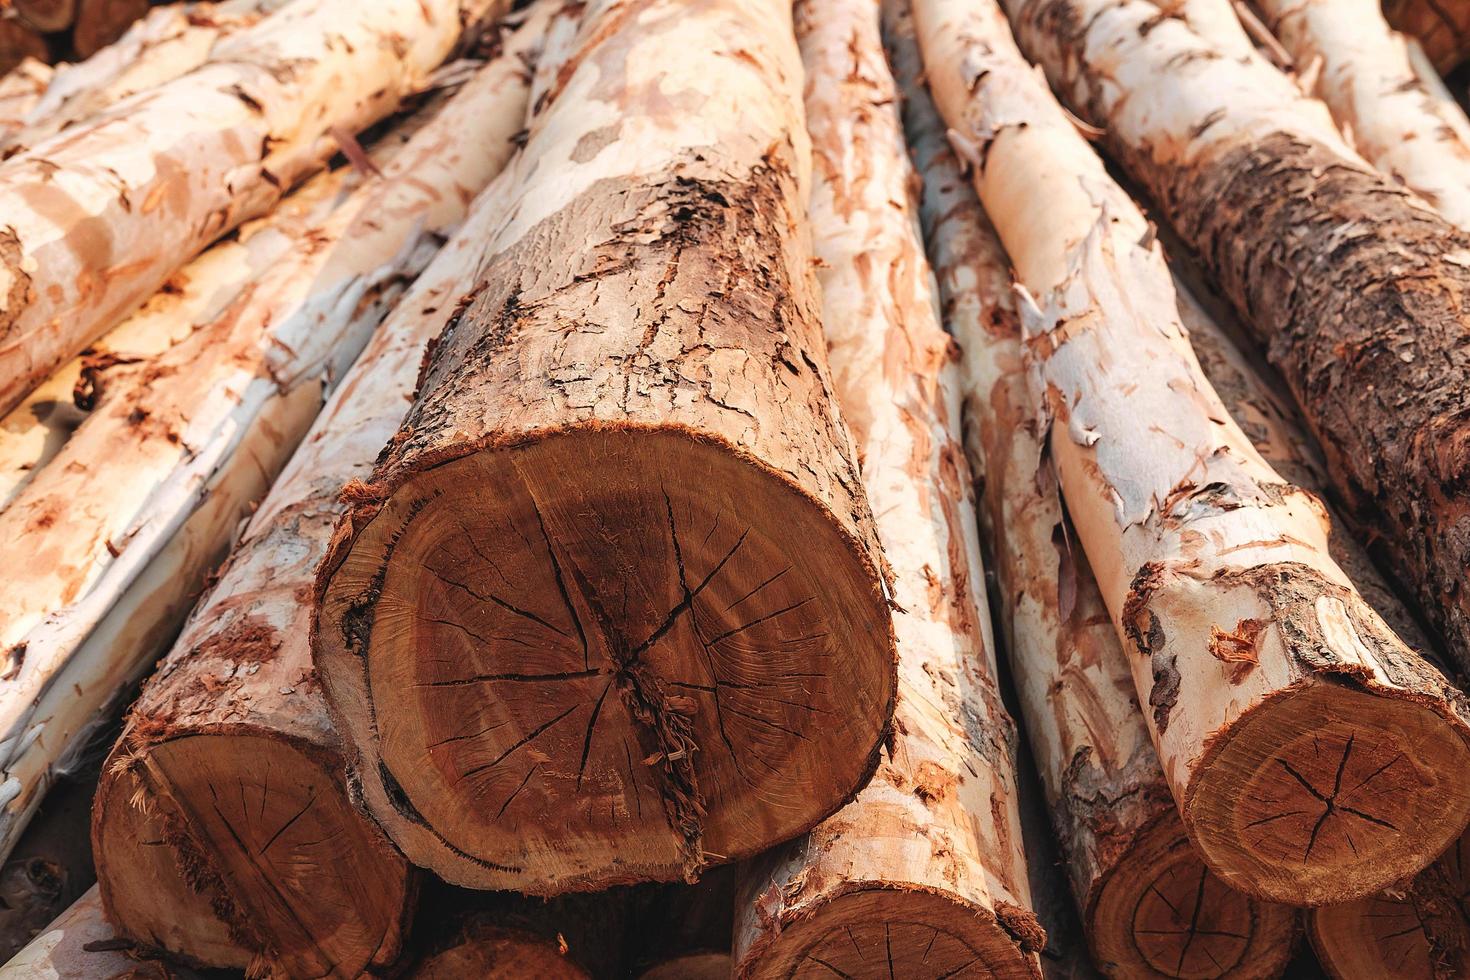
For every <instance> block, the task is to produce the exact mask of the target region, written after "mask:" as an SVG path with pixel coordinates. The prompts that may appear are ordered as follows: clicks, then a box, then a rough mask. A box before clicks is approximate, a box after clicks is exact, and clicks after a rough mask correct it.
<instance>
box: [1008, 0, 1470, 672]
mask: <svg viewBox="0 0 1470 980" xmlns="http://www.w3.org/2000/svg"><path fill="white" fill-rule="evenodd" d="M1202 2H1203V0H1202ZM1008 6H1009V9H1010V10H1011V12H1012V14H1013V19H1014V22H1015V24H1016V26H1017V34H1018V37H1019V38H1020V39H1021V40H1022V42H1023V43H1025V44H1026V45H1027V46H1028V48H1029V50H1031V52H1032V53H1033V54H1034V55H1036V57H1037V58H1038V60H1039V61H1040V62H1041V63H1042V64H1043V66H1045V67H1046V69H1047V71H1048V72H1049V73H1050V77H1052V79H1053V83H1054V84H1055V85H1056V86H1057V87H1058V89H1059V90H1060V91H1062V92H1063V93H1064V94H1065V95H1066V96H1067V97H1068V99H1069V101H1070V103H1071V105H1072V108H1073V109H1074V111H1077V112H1078V113H1080V114H1081V115H1082V116H1083V117H1084V118H1085V119H1087V120H1088V121H1089V122H1090V123H1091V124H1095V125H1097V124H1101V125H1105V126H1106V127H1107V142H1108V146H1109V148H1110V149H1111V150H1112V151H1113V152H1114V154H1115V156H1116V157H1117V158H1118V159H1119V161H1120V162H1121V163H1122V164H1124V165H1125V166H1126V167H1127V168H1128V170H1129V171H1130V172H1131V173H1132V174H1133V175H1134V176H1135V177H1136V178H1137V179H1138V180H1139V181H1140V183H1142V184H1143V185H1144V186H1145V187H1146V188H1147V189H1148V190H1149V191H1150V192H1151V193H1152V195H1153V197H1154V199H1155V200H1156V201H1157V202H1158V204H1159V206H1160V208H1161V209H1162V211H1163V213H1164V215H1165V216H1166V217H1167V218H1168V219H1169V221H1170V222H1171V224H1172V225H1173V226H1174V227H1175V229H1176V230H1177V231H1178V232H1179V234H1180V235H1181V237H1182V238H1183V239H1184V240H1185V241H1186V242H1187V243H1188V244H1189V245H1190V246H1191V247H1192V248H1193V249H1194V250H1195V251H1196V252H1197V253H1198V254H1199V255H1200V257H1201V260H1202V261H1203V262H1204V263H1205V265H1206V268H1207V270H1208V272H1209V273H1210V275H1211V276H1212V278H1213V279H1214V280H1215V281H1216V283H1217V284H1218V285H1219V286H1220V288H1221V290H1222V292H1223V293H1224V294H1225V295H1226V296H1227V297H1228V298H1229V299H1230V301H1231V303H1232V304H1233V305H1234V306H1235V308H1236V309H1237V311H1238V312H1239V313H1240V314H1241V318H1242V320H1243V321H1244V322H1245V323H1246V324H1247V325H1248V326H1250V328H1251V329H1252V331H1253V332H1254V334H1255V336H1256V338H1257V340H1258V341H1259V342H1260V343H1261V345H1262V346H1263V347H1265V348H1266V349H1267V350H1268V352H1269V356H1270V358H1271V361H1272V363H1273V364H1275V365H1276V366H1277V367H1278V368H1279V369H1280V370H1281V373H1282V374H1283V376H1284V377H1285V379H1286V381H1287V383H1288V384H1289V385H1290V387H1291V390H1292V394H1293V395H1294V397H1295V400H1296V402H1297V404H1298V406H1299V407H1300V409H1301V411H1302V414H1303V415H1304V416H1305V418H1306V420H1307V422H1308V423H1309V424H1310V426H1311V428H1312V430H1313V434H1314V435H1315V436H1316V437H1317V439H1318V441H1319V442H1321V443H1322V445H1323V448H1324V450H1325V452H1326V455H1327V461H1328V465H1329V473H1330V475H1331V477H1332V482H1333V488H1334V490H1335V492H1336V493H1337V495H1338V496H1339V497H1341V498H1342V500H1343V501H1344V503H1345V505H1346V506H1345V508H1344V510H1345V513H1346V516H1347V517H1348V518H1349V519H1350V520H1352V521H1353V522H1355V523H1356V524H1357V525H1358V526H1359V527H1360V528H1361V529H1363V530H1364V531H1369V530H1371V532H1372V533H1371V538H1372V540H1373V544H1374V547H1375V549H1376V550H1377V551H1378V552H1379V553H1380V554H1381V555H1382V556H1383V557H1385V558H1386V559H1387V563H1388V564H1389V565H1390V566H1391V567H1392V568H1393V569H1394V570H1395V571H1396V572H1398V573H1399V574H1400V575H1401V577H1402V578H1403V580H1404V581H1405V583H1406V584H1407V585H1409V586H1410V587H1412V589H1413V590H1414V593H1415V597H1416V598H1417V599H1418V601H1419V606H1420V608H1421V610H1422V611H1423V612H1424V613H1425V614H1426V616H1427V617H1428V618H1429V619H1430V620H1431V622H1432V623H1433V625H1435V626H1436V627H1438V628H1439V629H1440V630H1441V631H1442V632H1443V633H1444V634H1445V638H1446V640H1447V641H1448V646H1449V649H1450V651H1451V653H1452V654H1453V655H1454V656H1455V657H1456V659H1457V665H1458V666H1459V667H1460V668H1462V669H1463V668H1465V667H1466V666H1467V664H1470V645H1467V642H1466V641H1467V639H1470V615H1467V610H1470V590H1467V589H1466V588H1465V587H1464V575H1465V569H1466V567H1467V561H1470V536H1467V534H1466V530H1465V527H1464V526H1463V524H1464V522H1463V519H1462V517H1461V516H1460V515H1461V511H1462V510H1463V500H1464V493H1463V489H1462V488H1461V486H1460V485H1461V483H1462V482H1463V481H1462V479H1461V470H1462V468H1463V466H1464V463H1465V458H1466V456H1465V453H1464V451H1463V445H1464V443H1465V442H1466V436H1465V432H1464V431H1463V430H1464V420H1463V418H1462V415H1463V412H1462V409H1463V406H1464V403H1465V399H1466V394H1465V388H1464V385H1465V381H1464V378H1465V377H1466V373H1465V368H1466V366H1467V364H1470V360H1467V359H1470V344H1467V343H1466V342H1465V339H1464V338H1465V331H1464V318H1463V315H1462V312H1461V310H1460V308H1459V301H1458V299H1457V298H1456V297H1457V296H1458V295H1459V293H1460V291H1461V290H1463V289H1464V288H1465V287H1466V286H1470V270H1467V269H1466V268H1464V267H1463V266H1462V265H1460V264H1459V256H1460V255H1461V254H1463V250H1464V249H1466V248H1470V235H1467V233H1465V232H1462V231H1459V230H1458V229H1456V228H1454V227H1453V226H1451V225H1450V224H1449V223H1448V222H1446V221H1445V220H1444V219H1443V218H1441V217H1440V216H1438V215H1437V214H1435V213H1433V212H1432V211H1430V210H1429V209H1427V208H1426V207H1424V206H1423V205H1422V204H1421V203H1420V202H1419V201H1418V200H1417V199H1415V198H1414V197H1413V196H1412V195H1411V194H1409V193H1408V192H1407V191H1404V190H1402V189H1400V188H1398V187H1397V186H1396V185H1395V184H1393V183H1392V182H1391V181H1390V180H1389V179H1388V178H1385V177H1384V176H1382V175H1381V174H1378V173H1376V172H1374V171H1373V170H1372V169H1371V168H1369V167H1368V166H1367V165H1366V164H1365V163H1363V162H1362V161H1361V160H1360V159H1359V158H1358V157H1357V155H1356V154H1355V153H1354V152H1353V151H1352V150H1351V149H1349V148H1348V147H1347V146H1346V145H1345V144H1344V143H1343V141H1342V139H1341V137H1340V136H1339V135H1338V133H1337V131H1336V130H1335V129H1334V128H1333V125H1332V121H1331V120H1330V119H1329V118H1328V117H1327V114H1326V112H1325V111H1323V109H1322V106H1321V104H1320V103H1317V102H1315V101H1313V100H1309V99H1306V98H1304V97H1302V96H1301V94H1300V92H1299V91H1298V90H1297V89H1296V87H1295V86H1294V85H1293V84H1292V82H1291V81H1290V80H1289V79H1287V78H1286V77H1285V76H1284V75H1282V74H1281V73H1280V72H1279V71H1277V69H1275V68H1274V67H1272V66H1271V65H1270V64H1268V63H1266V62H1265V61H1263V60H1261V59H1260V58H1259V57H1257V56H1255V55H1254V54H1249V53H1248V54H1247V55H1245V56H1243V57H1231V58H1222V57H1219V54H1220V52H1219V50H1218V46H1217V45H1216V44H1215V43H1214V42H1213V41H1212V40H1211V39H1210V38H1208V37H1204V36H1201V35H1199V34H1197V33H1195V32H1194V31H1193V30H1192V29H1191V28H1190V27H1189V25H1188V24H1186V23H1184V22H1182V21H1180V20H1179V19H1177V18H1174V17H1171V16H1169V15H1168V14H1167V13H1164V12H1162V10H1161V8H1160V7H1159V6H1158V5H1157V4H1154V3H1149V2H1146V0H1138V2H1130V3H1127V4H1124V5H1120V6H1117V7H1116V8H1111V9H1110V10H1109V12H1108V13H1107V14H1106V15H1103V16H1098V17H1093V14H1094V13H1096V12H1097V11H1099V10H1100V9H1101V5H1100V4H1094V3H1092V2H1091V0H1083V2H1080V3H1073V2H1072V0H1064V2H1060V3H1042V2H1034V3H1033V2H1022V0H1013V2H1011V3H1009V4H1008ZM1084 24H1085V25H1086V27H1085V28H1084V27H1082V26H1081V25H1084ZM1145 25H1147V29H1146V30H1142V34H1143V35H1146V36H1141V34H1140V31H1141V29H1142V28H1144V26H1145ZM1166 66H1167V67H1166ZM1156 72H1165V73H1166V74H1167V76H1168V79H1169V82H1168V86H1167V91H1165V90H1164V89H1163V88H1160V87H1158V86H1157V84H1156V83H1157V81H1158V78H1159V76H1158V75H1156V74H1154V73H1156ZM1125 93H1126V95H1125ZM1134 94H1136V96H1137V97H1131V96H1132V95H1134ZM1154 95H1157V96H1158V101H1157V102H1156V103H1155V102H1152V101H1151V98H1152V96H1154ZM1145 104H1151V105H1152V104H1157V105H1159V106H1160V107H1161V108H1160V111H1159V112H1157V113H1152V112H1150V113H1142V112H1139V111H1138V109H1139V107H1141V106H1143V105H1145ZM1206 123H1208V125H1205V124H1206ZM1206 202H1208V203H1206ZM1345 232H1350V233H1349V234H1347V237H1346V238H1339V235H1341V234H1344V233H1345ZM1329 253H1331V254H1334V255H1335V258H1334V259H1333V260H1332V261H1330V262H1329V261H1324V260H1323V258H1322V256H1324V255H1327V254H1329ZM1367 391H1371V392H1373V393H1374V397H1373V398H1371V399H1367V400H1364V399H1363V398H1361V397H1359V393H1361V392H1367ZM1363 536H1364V537H1369V535H1367V534H1365V535H1363Z"/></svg>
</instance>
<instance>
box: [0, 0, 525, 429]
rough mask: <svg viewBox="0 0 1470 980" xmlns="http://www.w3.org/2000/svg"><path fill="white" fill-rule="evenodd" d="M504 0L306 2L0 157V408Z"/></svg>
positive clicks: (264, 203) (392, 99)
mask: <svg viewBox="0 0 1470 980" xmlns="http://www.w3.org/2000/svg"><path fill="white" fill-rule="evenodd" d="M502 5H503V0H422V2H421V0H378V2H375V3H371V4H364V3H360V2H357V0H303V2H300V3H296V4H292V5H290V6H288V7H286V8H284V9H282V10H280V11H279V12H277V13H275V14H273V15H272V16H270V17H267V18H266V19H265V20H263V21H261V22H260V23H259V24H256V25H255V26H253V27H251V28H249V29H247V30H243V31H240V32H238V33H236V34H234V35H232V36H231V37H229V38H227V39H226V40H225V41H224V42H222V43H221V44H219V45H217V46H216V47H215V48H214V50H213V52H212V55H211V58H210V60H209V61H208V62H207V63H205V64H204V65H201V66H200V67H199V68H196V69H195V70H194V71H192V72H189V73H188V74H187V75H184V76H182V77H179V78H176V79H174V80H173V81H172V82H168V83H166V84H163V85H160V86H158V87H157V88H154V89H151V90H149V91H147V92H146V93H139V94H138V95H136V96H134V97H133V98H131V99H130V100H128V101H127V102H126V103H125V104H124V105H123V106H119V107H117V108H115V109H114V111H111V112H108V113H105V114H103V115H102V116H100V117H97V118H95V119H93V120H91V121H90V122H88V123H84V124H82V125H80V126H73V127H71V128H70V129H69V130H67V131H66V132H64V133H60V134H58V135H57V136H55V137H53V138H51V139H49V140H46V141H45V142H42V143H40V144H38V145H35V146H32V147H30V148H29V149H28V150H27V151H26V152H24V153H21V154H19V155H18V156H15V157H12V158H11V159H10V160H8V161H6V162H5V163H4V164H3V165H0V211H3V212H4V214H5V216H6V219H5V220H6V228H5V230H4V233H3V234H0V294H3V297H4V299H3V301H0V410H3V411H8V410H9V409H11V408H13V407H14V406H15V404H16V403H17V402H18V401H19V400H20V399H21V398H23V397H24V396H25V393H26V392H27V391H29V390H30V388H32V387H34V386H35V385H36V384H37V383H38V382H39V381H41V380H42V379H44V378H46V377H48V376H49V375H50V374H52V372H54V371H55V370H56V368H57V367H59V366H60V365H61V364H62V363H63V362H64V361H66V360H67V359H68V358H70V357H72V356H74V355H75V354H77V353H78V352H80V351H81V349H82V348H83V347H85V346H86V345H87V344H88V343H90V342H91V341H92V340H94V339H95V338H96V337H97V336H98V335H99V334H101V333H102V332H103V331H104V330H106V329H107V328H108V327H111V326H113V325H114V324H116V323H117V322H118V321H119V320H120V319H121V318H122V317H123V316H125V315H127V314H128V313H130V312H132V311H133V310H134V309H135V308H136V307H137V306H138V304H140V303H141V302H142V301H143V300H145V299H147V298H148V297H149V296H151V295H153V293H154V292H155V291H157V289H158V287H159V286H161V285H162V284H163V283H164V281H165V280H166V279H167V278H168V277H169V276H170V275H171V274H172V273H173V272H174V271H175V270H176V269H177V268H178V267H179V266H180V265H182V264H183V263H184V262H186V261H188V260H189V259H190V258H192V257H193V256H194V255H195V254H197V253H198V252H199V251H200V250H201V249H203V248H204V247H205V246H206V245H208V244H209V243H210V242H211V241H213V240H214V239H216V238H218V237H219V236H220V235H222V234H224V233H225V232H228V231H230V230H231V229H232V228H234V227H236V226H237V225H239V224H240V222H242V221H244V220H246V219H248V218H252V217H255V216H257V215H259V214H262V213H264V212H265V211H267V210H269V208H270V207H271V206H273V205H274V204H275V202H276V201H277V200H279V199H280V197H281V195H282V194H283V193H284V192H285V191H286V190H288V189H289V188H290V187H291V186H292V185H294V184H295V183H296V182H297V181H299V180H300V179H301V178H302V177H303V176H305V175H306V174H308V173H310V172H311V171H312V170H314V169H316V168H317V167H319V166H320V165H321V163H322V161H323V160H325V159H326V158H327V157H328V156H330V155H331V154H332V152H333V151H334V149H335V146H336V144H335V141H334V138H333V137H332V136H331V133H332V132H333V131H337V132H344V131H345V132H355V131H357V130H360V129H362V128H363V127H365V126H367V125H369V124H371V123H373V122H375V121H376V120H378V119H381V118H382V117H384V116H386V115H387V114H388V113H390V112H392V111H393V110H394V109H395V108H396V107H397V106H398V104H399V102H400V101H401V100H402V99H403V98H404V97H405V96H406V95H408V94H410V93H412V92H414V91H415V90H416V89H418V88H419V87H420V86H421V85H422V84H423V81H424V80H425V78H427V77H428V74H429V73H430V72H431V71H433V70H434V69H435V68H436V67H437V66H438V65H439V64H440V62H442V61H443V60H444V58H445V57H446V56H447V55H448V54H449V53H450V52H451V50H452V49H453V48H454V46H455V45H456V44H458V43H459V41H460V36H461V32H462V29H463V25H464V22H465V21H466V20H467V19H478V18H479V17H480V16H482V15H484V14H485V13H486V12H487V11H489V10H493V9H497V8H498V7H500V6H502Z"/></svg>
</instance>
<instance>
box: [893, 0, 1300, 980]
mask: <svg viewBox="0 0 1470 980" xmlns="http://www.w3.org/2000/svg"><path fill="white" fill-rule="evenodd" d="M901 6H903V5H901V4H893V5H891V6H890V8H889V17H888V33H889V43H890V46H891V48H892V51H893V60H894V63H895V65H896V66H897V68H898V70H899V73H900V75H901V76H902V77H903V80H904V83H905V84H904V90H905V95H906V99H905V103H904V116H905V122H906V124H907V126H908V130H909V136H910V141H911V143H912V144H913V147H914V151H915V156H916V159H917V161H918V162H919V164H920V167H921V169H922V172H923V175H924V185H923V208H922V215H923V219H924V226H925V233H926V236H927V239H928V244H929V252H930V256H931V259H932V260H933V262H934V263H935V271H936V273H937V275H938V280H939V286H940V292H941V297H942V300H943V307H942V308H943V310H944V314H945V322H946V325H947V326H948V328H949V330H950V332H951V333H952V334H954V336H955V338H956V340H958V341H959V343H960V345H961V349H962V351H963V356H962V360H961V371H960V379H961V391H962V393H963V396H964V417H965V422H966V450H967V452H968V454H969V456H970V459H971V465H972V467H973V469H974V470H975V472H976V473H977V474H980V484H981V488H982V489H983V500H984V507H983V508H982V510H981V516H982V519H983V520H984V522H985V524H986V526H987V530H988V532H989V535H990V541H991V542H992V549H991V551H992V554H994V555H995V559H994V568H995V572H996V575H997V579H998V583H999V586H1000V596H1001V599H1000V602H999V610H1000V613H1001V620H1002V624H1003V625H1004V627H1005V635H1006V647H1005V649H1006V653H1007V657H1008V660H1009V663H1010V666H1011V672H1012V677H1013V679H1014V681H1015V686H1016V690H1017V693H1018V695H1019V699H1020V704H1021V708H1022V715H1023V718H1024V720H1025V722H1026V727H1027V731H1028V733H1029V735H1030V742H1031V748H1032V758H1033V759H1034V760H1035V761H1036V763H1037V766H1038V770H1039V775H1040V777H1041V781H1042V785H1043V787H1044V789H1045V791H1046V795H1047V803H1048V805H1049V808H1050V811H1051V821H1050V822H1051V825H1052V826H1053V827H1054V828H1055V834H1056V837H1057V839H1058V841H1059V842H1060V844H1061V846H1062V849H1063V854H1064V856H1065V858H1066V865H1065V867H1066V871H1067V873H1068V876H1069V878H1070V880H1071V884H1072V891H1073V894H1074V895H1075V896H1076V901H1077V904H1078V906H1079V907H1080V909H1081V912H1082V917H1083V929H1082V930H1081V932H1082V933H1083V934H1085V938H1086V941H1087V944H1088V947H1089V949H1090V950H1091V953H1092V956H1093V959H1094V961H1095V962H1096V964H1097V965H1098V967H1099V968H1101V969H1102V970H1103V972H1104V973H1106V974H1107V975H1109V976H1115V977H1144V976H1150V977H1160V976H1195V977H1219V976H1231V977H1268V976H1274V975H1275V974H1276V973H1278V972H1279V971H1280V969H1281V967H1282V965H1283V964H1284V963H1285V961H1286V959H1287V957H1288V956H1289V954H1290V948H1291V934H1292V932H1293V929H1294V924H1295V914H1294V913H1293V912H1292V911H1291V910H1289V909H1287V908H1285V907H1283V906H1278V905H1272V904H1269V903H1265V902H1258V901H1255V900H1252V899H1250V898H1248V897H1246V896H1243V895H1239V894H1237V893H1234V892H1231V891H1229V890H1228V889H1227V888H1225V886H1224V885H1223V884H1222V883H1221V882H1220V880H1219V879H1218V878H1217V877H1216V876H1214V875H1213V874H1211V873H1210V872H1209V871H1208V870H1207V869H1206V867H1205V865H1204V864H1203V862H1201V861H1200V859H1199V857H1198V856H1197V855H1196V854H1195V853H1194V851H1193V849H1192V848H1191V847H1190V845H1189V842H1188V839H1187V837H1186V835H1185V831H1184V826H1183V824H1182V823H1181V822H1180V820H1179V817H1178V814H1177V812H1176V811H1175V808H1174V801H1173V798H1172V797H1171V795H1170V792H1169V787H1168V783H1167V781H1166V780H1165V778H1164V773H1163V771H1162V770H1161V769H1160V767H1159V763H1158V760H1157V757H1156V756H1155V755H1154V752H1153V748H1152V746H1151V745H1150V744H1149V740H1148V739H1149V735H1148V730H1147V728H1146V727H1145V726H1144V722H1143V718H1142V716H1141V715H1140V713H1139V710H1138V703H1137V700H1136V695H1135V693H1134V689H1133V681H1132V678H1131V677H1130V676H1129V672H1128V664H1127V661H1126V660H1125V657H1124V653H1123V649H1122V646H1121V644H1120V643H1119V640H1118V637H1117V634H1116V633H1115V632H1114V629H1113V625H1112V622H1111V620H1110V619H1109V617H1108V612H1107V607H1106V605H1105V604H1104V602H1103V598H1102V595H1101V594H1100V593H1099V591H1098V586H1097V582H1096V580H1095V579H1094V578H1093V575H1092V571H1091V569H1090V567H1089V566H1088V564H1087V561H1086V557H1085V556H1084V555H1083V554H1082V551H1081V548H1080V546H1079V545H1078V543H1077V540H1076V532H1075V530H1073V529H1072V528H1071V526H1070V524H1069V523H1068V521H1067V519H1066V515H1065V512H1064V510H1063V508H1062V502H1061V499H1060V497H1059V496H1058V494H1057V487H1056V481H1055V478H1054V477H1053V476H1052V473H1051V466H1050V463H1049V462H1048V461H1047V459H1046V452H1045V449H1044V444H1043V439H1042V437H1041V434H1040V432H1039V430H1038V428H1037V426H1036V424H1035V420H1034V418H1033V417H1032V416H1031V415H1030V413H1029V411H1028V405H1029V396H1028V394H1027V388H1026V379H1025V377H1024V373H1023V370H1022V355H1021V324H1020V320H1019V317H1018V315H1017V312H1016V309H1015V305H1014V302H1013V295H1014V294H1013V293H1012V291H1011V282H1012V280H1011V273H1010V263H1009V259H1008V258H1007V256H1006V255H1005V253H1004V251H1003V249H1002V247H1001V244H1000V241H999V240H998V238H997V237H996V235H995V232H994V230H993V229H992V228H991V225H990V223H989V220H988V219H987V217H986V216H985V214H984V212H983V211H982V210H981V207H980V203H979V201H978V200H977V199H976V197H975V194H974V192H973V191H972V190H971V189H970V188H969V186H967V183H966V181H965V179H964V177H963V173H962V171H961V169H960V166H959V163H958V161H957V160H956V159H955V157H954V156H953V154H952V153H951V152H950V149H949V146H948V144H947V142H946V140H945V127H944V123H943V121H942V120H941V119H940V118H939V117H938V114H937V112H936V110H935V108H934V105H933V103H932V102H931V101H930V98H929V96H928V94H927V93H926V92H925V91H924V90H923V87H922V86H923V83H922V81H921V72H922V66H921V65H920V64H919V55H918V51H917V47H916V44H915V41H914V38H913V36H912V26H911V24H910V23H909V20H908V18H907V17H906V16H904V15H903V11H902V10H900V9H899V8H900V7H901ZM1035 861H1036V858H1035V856H1034V855H1033V856H1032V860H1031V863H1032V864H1033V866H1034V864H1035ZM1060 938H1061V939H1062V941H1063V942H1064V943H1065V942H1066V940H1067V939H1068V938H1073V939H1081V938H1082V936H1075V937H1067V936H1063V937H1060ZM1042 962H1043V966H1044V967H1045V966H1047V965H1048V964H1049V963H1051V962H1052V961H1051V960H1050V959H1048V958H1047V957H1043V960H1042Z"/></svg>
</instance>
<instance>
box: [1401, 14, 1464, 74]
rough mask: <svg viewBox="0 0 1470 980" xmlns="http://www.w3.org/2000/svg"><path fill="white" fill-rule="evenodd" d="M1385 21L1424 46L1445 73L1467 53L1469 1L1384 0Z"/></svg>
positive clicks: (1436, 65)
mask: <svg viewBox="0 0 1470 980" xmlns="http://www.w3.org/2000/svg"><path fill="white" fill-rule="evenodd" d="M1383 13H1384V14H1385V15H1386V16H1387V17H1388V22H1389V23H1390V24H1392V25H1393V26H1394V27H1396V28H1398V29H1399V30H1401V31H1403V32H1404V33H1405V34H1410V35H1413V36H1414V37H1416V38H1418V39H1419V43H1420V44H1422V45H1423V46H1424V53H1425V54H1427V55H1428V56H1429V60H1430V61H1432V62H1433V63H1434V67H1435V68H1437V69H1439V70H1440V71H1441V72H1443V73H1445V74H1448V73H1449V72H1450V71H1451V70H1452V69H1454V68H1455V67H1456V66H1457V65H1459V64H1460V63H1461V62H1462V61H1464V60H1465V58H1466V57H1467V56H1470V4H1466V3H1463V2H1461V0H1383Z"/></svg>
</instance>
